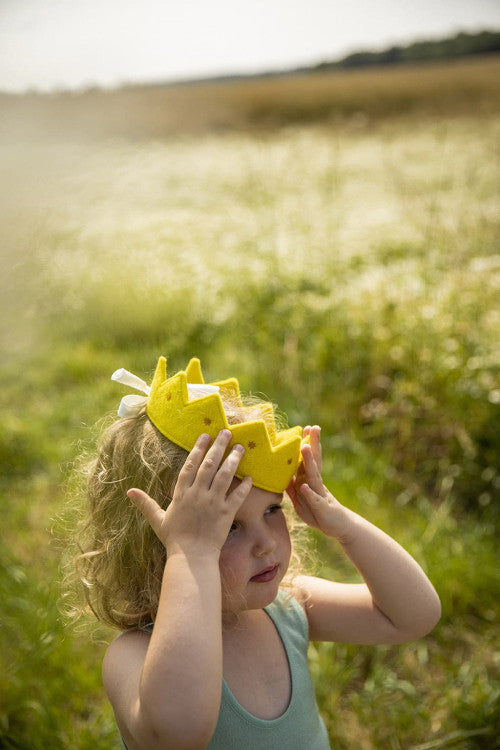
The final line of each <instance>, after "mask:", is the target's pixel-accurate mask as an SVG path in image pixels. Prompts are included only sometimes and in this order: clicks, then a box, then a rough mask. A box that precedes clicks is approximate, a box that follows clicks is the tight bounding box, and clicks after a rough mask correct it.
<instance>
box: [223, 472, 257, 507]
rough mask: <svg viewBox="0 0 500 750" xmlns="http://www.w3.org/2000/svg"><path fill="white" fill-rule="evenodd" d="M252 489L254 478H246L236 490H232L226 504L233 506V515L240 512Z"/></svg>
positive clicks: (239, 483)
mask: <svg viewBox="0 0 500 750" xmlns="http://www.w3.org/2000/svg"><path fill="white" fill-rule="evenodd" d="M251 489H252V478H251V477H244V478H243V479H242V480H241V482H238V484H237V486H236V487H235V488H234V490H231V492H229V493H228V494H227V495H226V502H227V503H229V504H230V505H231V506H232V510H233V514H234V513H236V512H237V511H238V508H240V506H241V505H243V503H244V501H245V500H246V498H247V497H248V495H249V493H250V490H251Z"/></svg>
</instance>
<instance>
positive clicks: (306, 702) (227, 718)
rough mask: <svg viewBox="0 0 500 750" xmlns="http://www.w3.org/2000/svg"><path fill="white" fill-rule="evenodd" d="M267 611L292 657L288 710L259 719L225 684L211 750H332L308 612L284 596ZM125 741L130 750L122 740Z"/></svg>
mask: <svg viewBox="0 0 500 750" xmlns="http://www.w3.org/2000/svg"><path fill="white" fill-rule="evenodd" d="M264 609H265V611H266V612H267V614H268V615H269V617H270V618H271V620H272V621H273V623H274V625H275V627H276V629H277V631H278V633H279V635H280V637H281V640H282V642H283V645H284V647H285V651H286V655H287V658H288V665H289V667H290V675H291V679H292V696H291V698H290V703H289V705H288V708H287V709H286V711H285V713H284V714H282V715H281V716H279V717H278V718H277V719H270V720H268V719H258V718H257V717H256V716H253V715H252V714H250V713H248V711H246V710H245V709H244V708H243V706H241V705H240V704H239V703H238V701H237V700H236V698H235V697H234V695H233V694H232V693H231V691H230V690H229V687H228V686H227V684H226V682H225V680H224V681H223V684H222V700H221V707H220V712H219V720H218V722H217V727H216V729H215V733H214V735H213V737H212V739H211V740H210V743H209V744H208V745H207V748H206V750H330V743H329V741H328V734H327V731H326V727H325V725H324V723H323V720H322V718H321V716H320V715H319V711H318V705H317V703H316V696H315V694H314V686H313V682H312V679H311V674H310V672H309V666H308V663H307V648H308V645H309V628H308V623H307V618H306V616H305V614H304V610H303V609H302V607H301V606H300V604H299V603H298V602H297V601H296V600H295V599H293V598H290V599H289V598H288V597H285V596H284V595H283V593H282V592H280V593H279V594H278V597H277V598H276V599H275V600H274V602H273V603H272V604H270V605H269V606H268V607H265V608H264ZM152 629H153V628H152V625H150V626H147V627H145V628H144V630H146V632H149V633H151V632H152ZM122 743H123V747H124V749H125V750H126V748H127V746H126V745H125V742H124V741H123V738H122Z"/></svg>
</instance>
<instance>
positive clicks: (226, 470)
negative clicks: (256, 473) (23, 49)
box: [212, 445, 245, 496]
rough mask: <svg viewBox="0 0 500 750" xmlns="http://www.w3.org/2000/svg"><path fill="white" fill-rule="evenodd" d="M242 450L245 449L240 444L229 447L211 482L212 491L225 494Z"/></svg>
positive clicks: (241, 455) (240, 457)
mask: <svg viewBox="0 0 500 750" xmlns="http://www.w3.org/2000/svg"><path fill="white" fill-rule="evenodd" d="M244 452H245V449H244V448H243V446H242V445H235V446H234V447H233V448H232V449H231V451H230V453H229V455H228V456H227V458H226V459H225V460H224V461H223V463H222V465H221V467H220V468H219V470H218V471H217V473H216V475H215V477H214V480H213V482H212V489H213V490H214V492H216V493H217V494H221V495H223V496H225V495H226V493H227V491H228V490H229V487H230V485H231V482H232V481H233V479H234V475H235V473H236V470H237V468H238V465H239V463H240V461H241V459H242V457H243V453H244Z"/></svg>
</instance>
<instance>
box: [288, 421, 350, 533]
mask: <svg viewBox="0 0 500 750" xmlns="http://www.w3.org/2000/svg"><path fill="white" fill-rule="evenodd" d="M307 436H309V444H305V445H303V446H302V449H301V453H302V463H301V464H300V466H299V468H298V471H297V474H296V476H295V477H294V478H293V479H292V481H291V482H290V484H289V485H288V487H287V493H288V495H289V497H290V499H291V501H292V503H293V507H294V508H295V512H296V513H297V515H298V516H299V518H300V519H301V520H302V521H304V523H306V524H307V525H308V526H312V527H314V528H316V529H319V530H320V531H322V532H323V533H324V534H326V535H327V536H331V537H335V538H336V539H339V540H340V541H344V540H345V539H346V537H347V535H348V529H349V526H350V525H351V523H352V520H351V517H350V516H349V514H348V513H347V511H346V509H345V508H344V506H343V505H341V504H340V503H339V502H338V500H336V499H335V498H334V496H333V495H332V493H331V492H330V491H329V490H328V489H327V488H326V487H325V485H324V484H323V480H322V478H321V465H322V461H321V439H320V438H321V428H320V427H318V426H317V425H316V426H314V427H309V426H307V427H305V428H304V437H307Z"/></svg>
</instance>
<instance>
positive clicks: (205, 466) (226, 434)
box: [196, 430, 231, 487]
mask: <svg viewBox="0 0 500 750" xmlns="http://www.w3.org/2000/svg"><path fill="white" fill-rule="evenodd" d="M230 440H231V433H230V431H229V430H221V432H219V434H218V435H217V437H216V438H215V440H214V442H213V443H212V445H211V446H210V448H209V450H208V451H207V454H206V455H205V457H204V459H203V461H202V462H201V464H200V468H199V469H198V472H197V475H196V478H197V480H198V481H199V482H200V484H201V485H203V486H205V487H210V486H211V484H212V482H213V479H214V477H215V475H216V474H217V472H218V470H219V467H220V465H221V461H222V459H223V457H224V453H225V452H226V449H227V446H228V445H229V441H230Z"/></svg>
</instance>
